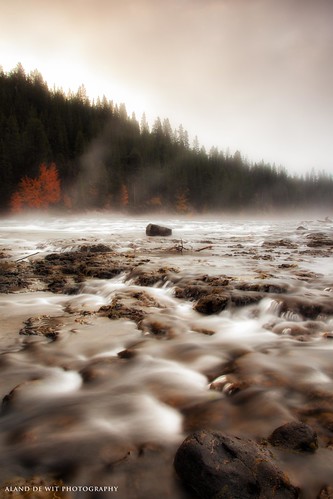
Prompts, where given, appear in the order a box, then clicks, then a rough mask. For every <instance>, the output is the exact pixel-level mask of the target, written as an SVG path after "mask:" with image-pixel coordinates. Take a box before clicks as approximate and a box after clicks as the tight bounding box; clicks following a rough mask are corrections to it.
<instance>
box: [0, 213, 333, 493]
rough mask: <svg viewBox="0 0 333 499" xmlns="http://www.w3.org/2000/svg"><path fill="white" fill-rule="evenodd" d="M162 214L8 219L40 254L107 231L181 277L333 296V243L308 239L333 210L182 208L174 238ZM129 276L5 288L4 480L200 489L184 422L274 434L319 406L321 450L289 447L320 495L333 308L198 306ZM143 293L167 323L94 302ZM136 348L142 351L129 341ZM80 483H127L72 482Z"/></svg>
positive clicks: (119, 248)
mask: <svg viewBox="0 0 333 499" xmlns="http://www.w3.org/2000/svg"><path fill="white" fill-rule="evenodd" d="M150 221H151V220H145V219H139V218H137V219H134V218H129V219H119V218H112V217H107V216H105V215H91V216H85V217H80V218H76V217H69V218H66V219H65V218H48V219H40V220H39V219H35V220H31V219H26V220H24V219H15V218H11V219H3V220H0V245H1V247H0V250H2V251H3V252H4V254H5V256H6V258H10V259H11V260H12V261H13V260H19V259H21V258H24V259H26V261H30V262H33V261H35V260H37V259H40V258H43V257H44V256H45V255H47V254H49V253H52V252H58V253H59V252H64V251H69V250H72V249H75V248H77V247H78V246H79V245H83V244H92V243H97V242H98V243H103V244H107V245H109V246H110V247H111V248H112V250H113V251H114V252H115V254H116V255H119V258H121V257H126V258H128V259H130V258H134V259H135V258H141V261H142V262H145V263H143V264H142V263H141V264H140V265H141V266H142V265H144V266H145V267H146V268H147V269H149V270H152V269H154V268H155V269H156V268H158V267H163V266H169V267H173V268H176V269H177V273H178V276H179V280H180V281H181V279H187V280H188V281H189V282H190V281H191V279H192V280H195V279H196V278H197V277H198V276H202V275H204V274H205V275H208V276H211V277H219V276H227V277H228V279H231V280H232V282H235V283H239V282H244V283H249V282H251V283H256V282H260V283H262V282H266V281H268V282H269V283H271V285H283V286H284V287H285V288H286V289H288V293H289V296H290V295H291V296H295V297H297V298H298V299H299V298H302V297H304V298H306V299H308V300H310V301H315V302H316V303H317V302H323V303H326V302H327V303H329V302H330V301H331V300H332V293H333V292H332V288H333V259H332V258H331V257H330V254H329V249H331V247H329V246H328V245H326V246H325V247H324V248H323V249H322V250H320V251H319V250H316V251H314V250H312V249H311V248H309V245H308V242H309V238H310V240H311V237H314V236H315V235H316V234H319V233H320V234H324V235H325V237H329V238H331V237H332V234H333V224H332V223H331V222H330V220H308V221H306V220H303V221H302V220H300V219H298V220H288V221H286V220H284V221H277V220H274V221H267V220H250V221H249V220H234V221H230V220H229V221H228V220H223V219H214V220H211V219H208V220H207V219H198V220H192V219H172V220H168V221H167V222H166V224H167V225H168V226H169V227H171V228H172V229H173V235H172V236H171V238H165V239H163V238H159V237H157V238H148V237H147V236H146V235H145V226H146V225H147V223H148V222H150ZM35 253H37V254H35ZM30 255H32V256H30ZM115 258H117V256H115ZM128 277H129V276H128V275H126V273H124V274H121V275H119V276H117V277H114V278H113V279H87V280H85V281H83V282H81V283H80V288H79V292H77V293H76V294H61V293H58V294H54V293H51V292H49V291H41V290H40V289H36V290H34V289H33V288H32V289H29V290H27V289H25V290H22V291H17V292H14V293H6V294H0V316H1V326H0V327H1V337H0V351H1V358H0V369H1V388H0V390H1V397H2V398H3V399H5V403H4V404H3V410H2V415H1V418H0V428H1V433H0V446H1V457H0V482H6V483H7V484H8V483H11V480H14V477H17V476H20V477H25V478H27V479H28V478H31V477H36V476H39V477H44V479H45V481H46V482H45V483H47V480H48V479H49V480H51V479H53V478H61V479H62V480H63V482H64V483H65V484H66V486H68V487H72V489H73V490H72V492H71V494H72V496H74V497H110V494H111V496H112V494H113V495H114V496H115V497H119V498H126V499H127V498H133V499H134V498H135V499H137V498H141V497H142V498H148V499H150V498H155V497H165V498H175V499H177V498H179V499H180V498H185V497H190V496H189V495H187V492H185V491H184V490H183V489H182V487H181V485H180V484H179V482H178V480H177V478H176V477H175V476H174V472H173V467H172V460H173V455H174V453H175V450H176V449H177V446H178V445H179V444H180V443H181V442H182V440H183V439H184V437H185V436H186V434H187V433H189V432H190V431H192V430H195V429H199V428H214V429H219V430H221V431H226V432H229V433H233V434H236V435H240V436H246V437H249V438H255V439H264V438H267V437H268V436H269V434H270V433H271V432H272V431H273V430H274V429H275V428H276V427H277V426H279V425H281V424H284V423H286V422H288V421H292V420H295V419H297V418H300V419H303V420H306V421H307V422H308V423H311V418H312V419H313V421H315V417H316V410H317V413H320V414H321V415H322V414H325V418H326V419H325V418H324V423H325V422H327V424H326V426H325V424H324V423H323V425H322V428H323V430H322V434H321V435H320V449H319V450H318V451H317V453H316V454H315V455H311V456H305V457H304V456H302V455H299V456H298V455H294V454H291V455H288V456H282V458H281V459H282V466H284V467H285V469H286V470H287V471H288V474H289V476H290V478H291V480H292V481H293V482H294V483H295V484H296V485H298V486H300V487H301V488H302V489H303V497H305V498H307V499H310V498H314V497H316V494H317V493H318V491H319V490H320V487H321V486H322V485H325V484H327V483H330V480H331V479H330V476H331V470H332V466H333V454H332V451H331V450H330V449H331V447H332V445H333V367H332V354H333V352H332V349H333V342H332V340H331V339H330V337H331V336H332V331H333V321H332V317H331V315H330V314H329V313H319V314H318V316H317V317H315V318H312V317H310V316H308V317H304V316H301V315H300V314H298V313H297V312H295V311H292V310H287V311H285V312H283V311H282V310H281V302H280V301H279V299H278V296H277V295H275V294H274V293H273V294H271V293H268V294H267V296H263V298H262V299H261V300H260V301H259V302H258V303H254V304H250V305H248V306H243V307H235V308H226V309H225V310H224V311H222V312H220V313H217V314H212V315H202V314H200V313H198V312H197V311H195V310H194V309H193V302H192V301H189V300H187V299H181V298H176V296H175V289H174V287H175V283H174V282H168V281H164V282H163V283H162V282H161V283H157V284H155V285H154V286H138V285H137V284H136V283H135V281H134V280H133V279H132V280H131V279H129V278H128ZM142 292H144V295H145V301H146V302H145V303H144V304H143V305H142V307H143V308H144V309H145V313H146V314H147V316H148V317H149V318H150V320H154V321H155V322H158V323H159V324H162V325H165V329H166V330H167V331H168V332H169V334H168V335H166V336H165V337H162V338H160V337H156V336H154V335H153V334H150V333H149V331H148V330H147V331H145V330H142V329H140V328H138V326H137V323H136V322H135V321H132V320H129V319H128V318H119V319H115V320H110V319H109V318H107V317H103V316H101V315H100V314H98V313H97V312H98V311H99V310H100V308H101V307H103V306H108V305H109V304H110V303H111V301H112V300H113V299H114V298H117V297H119V299H122V300H125V301H126V300H130V299H132V297H133V296H135V294H139V293H142ZM147 300H148V301H149V300H150V302H149V303H150V304H149V306H147ZM29 318H33V319H34V320H35V321H37V322H38V321H42V320H48V321H50V320H52V321H53V324H55V325H56V326H55V327H56V328H57V330H58V332H59V336H58V338H57V341H52V339H50V338H47V337H45V336H35V335H32V336H22V335H19V334H18V333H19V331H20V329H21V328H22V326H23V324H24V321H26V320H27V319H29ZM43 318H44V319H43ZM45 318H46V319H45ZM124 351H130V352H132V353H131V355H128V356H126V355H119V354H120V353H121V352H124ZM133 352H134V353H133ZM228 366H230V369H229V368H228ZM228 369H229V371H228ZM8 394H10V396H8ZM6 396H7V397H6ZM306 409H308V411H306ZM316 424H317V422H316ZM330 425H331V426H330ZM79 485H81V486H83V485H84V486H86V487H88V486H96V487H97V486H98V487H102V486H103V487H109V488H112V487H115V489H114V490H113V491H110V490H108V491H107V492H102V491H101V490H99V491H95V492H89V491H87V492H86V491H82V490H81V491H78V492H76V491H75V490H76V489H75V487H78V486H79ZM116 487H118V491H117V492H116Z"/></svg>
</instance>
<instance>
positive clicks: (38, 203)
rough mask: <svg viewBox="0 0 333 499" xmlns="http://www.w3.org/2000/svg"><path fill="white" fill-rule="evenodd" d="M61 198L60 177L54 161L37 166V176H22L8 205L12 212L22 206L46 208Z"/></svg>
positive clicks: (17, 210) (20, 209) (19, 209)
mask: <svg viewBox="0 0 333 499" xmlns="http://www.w3.org/2000/svg"><path fill="white" fill-rule="evenodd" d="M60 198H61V188H60V179H59V175H58V170H57V167H56V165H55V164H54V163H52V164H51V165H50V166H46V164H45V163H43V164H41V165H40V167H39V177H37V178H30V177H23V178H22V179H21V180H20V183H19V185H18V189H17V191H16V192H14V194H13V195H12V196H11V200H10V207H11V210H12V211H14V212H19V211H22V210H23V209H24V208H39V209H46V208H47V207H48V206H49V205H52V204H55V203H58V202H59V201H60Z"/></svg>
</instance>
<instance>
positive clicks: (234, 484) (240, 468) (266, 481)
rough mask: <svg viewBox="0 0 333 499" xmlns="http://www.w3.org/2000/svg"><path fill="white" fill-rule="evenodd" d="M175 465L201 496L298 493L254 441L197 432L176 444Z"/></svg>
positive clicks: (239, 498)
mask: <svg viewBox="0 0 333 499" xmlns="http://www.w3.org/2000/svg"><path fill="white" fill-rule="evenodd" d="M174 466H175V469H176V472H177V474H178V476H179V477H180V478H181V480H182V481H183V482H184V483H185V484H186V485H187V486H188V487H189V488H191V489H192V490H194V491H195V492H196V493H197V494H198V497H200V498H202V499H226V498H228V499H254V498H257V499H259V498H281V499H282V498H283V499H289V498H290V499H292V498H297V497H298V496H299V491H298V489H297V488H296V487H294V486H293V485H292V484H291V483H290V481H289V479H288V477H287V476H286V475H285V474H284V473H283V472H282V471H281V470H280V469H279V468H278V466H277V465H276V464H275V462H274V461H273V459H272V457H271V455H270V453H269V452H268V451H267V450H266V449H265V448H264V447H260V446H259V445H258V444H256V443H255V442H254V441H251V440H245V439H241V438H238V437H235V436H231V435H226V434H223V433H219V432H209V431H205V430H203V431H198V432H196V433H194V434H192V435H190V436H188V437H187V438H186V440H185V441H184V442H183V443H182V445H181V446H180V447H179V449H178V451H177V453H176V456H175V460H174Z"/></svg>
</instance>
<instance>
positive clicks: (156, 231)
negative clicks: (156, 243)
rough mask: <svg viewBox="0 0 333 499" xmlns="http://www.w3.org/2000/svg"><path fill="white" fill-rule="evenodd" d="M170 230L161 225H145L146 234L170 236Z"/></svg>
mask: <svg viewBox="0 0 333 499" xmlns="http://www.w3.org/2000/svg"><path fill="white" fill-rule="evenodd" d="M171 234H172V230H171V229H169V227H163V226H162V225H155V224H148V225H147V227H146V235H147V236H171Z"/></svg>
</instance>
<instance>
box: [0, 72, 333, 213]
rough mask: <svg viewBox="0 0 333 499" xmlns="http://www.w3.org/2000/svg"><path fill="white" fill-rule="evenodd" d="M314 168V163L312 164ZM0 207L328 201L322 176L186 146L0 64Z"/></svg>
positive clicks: (206, 207)
mask: <svg viewBox="0 0 333 499" xmlns="http://www.w3.org/2000/svg"><path fill="white" fill-rule="evenodd" d="M314 166H315V165H314ZM0 172H1V183H0V210H1V211H2V212H3V213H6V212H8V211H10V210H11V211H23V210H25V209H26V208H29V209H31V208H39V209H47V208H48V207H51V206H54V207H57V208H63V209H66V210H81V209H104V208H105V209H110V210H119V209H122V210H126V211H128V212H136V213H137V212H145V211H154V210H157V211H173V212H178V213H189V212H191V213H208V212H211V211H240V210H246V209H258V210H262V211H263V210H265V211H270V210H276V209H282V208H283V209H284V208H291V209H295V208H302V207H307V208H309V207H311V206H315V207H318V208H321V207H322V208H331V207H332V206H333V179H332V176H331V175H327V174H325V173H320V174H318V173H314V172H312V173H311V174H308V175H306V176H305V177H300V176H291V175H289V174H288V173H287V172H286V171H285V170H284V169H283V168H276V167H275V166H272V165H269V164H265V163H263V162H261V163H253V164H252V163H249V162H248V161H246V160H244V159H243V158H242V156H241V154H240V153H239V152H236V153H235V154H233V155H231V154H228V153H225V152H222V151H219V150H218V149H217V148H212V149H211V150H210V151H209V152H207V151H206V150H205V149H204V148H203V147H200V144H199V141H198V139H197V138H195V140H194V141H193V143H191V144H190V141H189V137H188V133H187V131H186V130H185V129H184V127H183V126H182V125H180V126H179V127H178V128H177V129H176V130H174V129H173V128H172V127H171V124H170V122H169V120H168V119H167V118H165V119H160V118H157V119H156V120H155V122H154V124H153V125H152V126H151V127H150V126H149V125H148V122H147V120H146V117H145V115H143V116H142V117H141V118H140V120H138V119H137V118H136V116H135V115H134V114H133V115H131V116H129V115H128V114H127V111H126V107H125V105H124V104H120V105H117V104H114V103H113V102H112V101H109V100H107V99H106V98H105V97H103V98H102V99H98V100H97V101H96V102H90V100H89V99H88V98H87V95H86V92H85V89H84V87H83V86H82V87H80V88H79V89H78V91H77V92H76V93H70V94H69V95H65V94H64V92H63V91H61V90H52V91H51V90H50V89H49V88H48V86H47V84H46V83H45V82H44V80H43V77H42V76H41V74H40V73H38V72H37V71H34V72H32V73H30V74H28V75H27V74H26V73H25V71H24V69H23V68H22V66H21V65H18V66H17V67H16V68H15V69H14V70H13V71H11V72H9V73H5V72H4V71H2V70H1V69H0Z"/></svg>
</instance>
